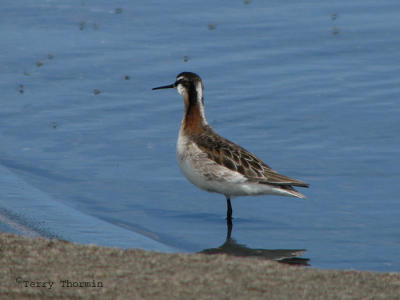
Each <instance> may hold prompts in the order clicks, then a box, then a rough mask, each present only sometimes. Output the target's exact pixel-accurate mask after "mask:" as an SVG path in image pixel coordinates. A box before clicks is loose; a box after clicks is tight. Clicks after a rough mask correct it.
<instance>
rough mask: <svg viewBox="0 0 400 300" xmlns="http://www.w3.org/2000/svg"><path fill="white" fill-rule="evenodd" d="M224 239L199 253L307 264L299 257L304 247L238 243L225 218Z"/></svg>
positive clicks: (230, 225)
mask: <svg viewBox="0 0 400 300" xmlns="http://www.w3.org/2000/svg"><path fill="white" fill-rule="evenodd" d="M226 225H227V233H226V241H225V243H223V244H222V245H221V246H219V247H218V248H211V249H205V250H203V251H201V252H199V253H203V254H227V255H232V256H239V257H255V258H260V259H267V260H274V261H277V262H280V263H285V264H289V265H299V266H309V259H308V258H303V257H300V256H301V255H302V254H303V253H304V252H305V251H306V250H305V249H274V250H268V249H251V248H248V247H246V246H245V245H241V244H238V243H237V242H236V241H235V240H234V239H233V238H232V237H231V234H232V228H233V224H232V220H231V219H227V222H226Z"/></svg>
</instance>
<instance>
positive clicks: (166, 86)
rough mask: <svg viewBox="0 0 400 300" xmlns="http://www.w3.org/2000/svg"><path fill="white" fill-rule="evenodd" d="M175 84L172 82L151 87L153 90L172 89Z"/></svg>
mask: <svg viewBox="0 0 400 300" xmlns="http://www.w3.org/2000/svg"><path fill="white" fill-rule="evenodd" d="M175 86H176V85H175V83H173V84H170V85H164V86H159V87H155V88H153V90H161V89H173V88H174V87H175Z"/></svg>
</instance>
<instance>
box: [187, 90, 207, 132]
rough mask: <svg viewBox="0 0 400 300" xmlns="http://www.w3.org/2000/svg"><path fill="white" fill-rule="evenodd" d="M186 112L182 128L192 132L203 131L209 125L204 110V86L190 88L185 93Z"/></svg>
mask: <svg viewBox="0 0 400 300" xmlns="http://www.w3.org/2000/svg"><path fill="white" fill-rule="evenodd" d="M183 99H184V102H185V113H184V116H183V120H182V128H183V129H184V130H185V131H190V132H202V131H204V130H205V127H206V126H207V125H208V123H207V119H206V116H205V112H204V101H203V90H202V87H201V86H200V87H198V88H196V89H190V90H189V91H188V92H187V93H185V94H183Z"/></svg>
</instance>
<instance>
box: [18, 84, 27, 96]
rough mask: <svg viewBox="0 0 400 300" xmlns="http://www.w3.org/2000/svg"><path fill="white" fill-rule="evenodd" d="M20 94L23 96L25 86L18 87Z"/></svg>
mask: <svg viewBox="0 0 400 300" xmlns="http://www.w3.org/2000/svg"><path fill="white" fill-rule="evenodd" d="M18 92H19V93H20V94H23V93H24V92H25V91H24V85H23V84H19V85H18Z"/></svg>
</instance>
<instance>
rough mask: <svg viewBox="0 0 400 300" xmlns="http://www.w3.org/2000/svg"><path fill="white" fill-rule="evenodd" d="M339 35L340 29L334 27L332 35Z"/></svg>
mask: <svg viewBox="0 0 400 300" xmlns="http://www.w3.org/2000/svg"><path fill="white" fill-rule="evenodd" d="M339 33H340V28H339V27H336V26H333V27H332V34H333V35H338V34H339Z"/></svg>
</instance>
